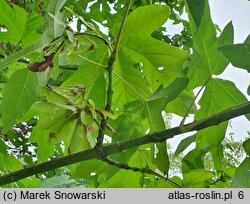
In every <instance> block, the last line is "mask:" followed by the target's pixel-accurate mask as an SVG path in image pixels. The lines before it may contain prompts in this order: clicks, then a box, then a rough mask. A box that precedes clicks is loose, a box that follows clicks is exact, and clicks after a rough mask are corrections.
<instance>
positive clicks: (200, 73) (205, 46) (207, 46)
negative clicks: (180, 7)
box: [188, 0, 233, 89]
mask: <svg viewBox="0 0 250 204" xmlns="http://www.w3.org/2000/svg"><path fill="white" fill-rule="evenodd" d="M189 6H190V5H189ZM189 10H190V11H189V20H190V27H191V32H192V35H193V49H194V51H193V54H192V55H191V61H190V64H189V67H188V76H189V78H190V79H191V80H190V84H189V88H190V89H193V88H195V87H197V86H201V85H203V84H204V83H205V82H206V80H208V79H209V78H210V77H211V76H212V75H218V74H220V73H222V72H223V71H224V69H225V68H226V67H227V65H228V63H229V62H228V60H227V59H226V58H225V57H224V56H223V55H222V54H221V53H220V52H219V51H218V50H217V47H219V46H222V45H226V44H232V43H233V26H232V22H230V23H228V25H227V26H226V27H225V28H224V30H223V31H222V33H221V35H220V36H219V37H218V38H217V37H216V30H215V26H214V24H213V22H212V20H211V16H210V11H209V5H208V0H205V6H204V13H203V17H202V20H201V22H200V25H199V27H197V25H196V22H195V21H194V19H193V18H194V16H193V15H194V13H191V11H192V7H191V8H189Z"/></svg>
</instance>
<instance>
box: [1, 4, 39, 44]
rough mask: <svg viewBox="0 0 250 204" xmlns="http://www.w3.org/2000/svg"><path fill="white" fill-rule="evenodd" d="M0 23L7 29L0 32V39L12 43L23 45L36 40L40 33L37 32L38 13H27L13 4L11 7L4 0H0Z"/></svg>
mask: <svg viewBox="0 0 250 204" xmlns="http://www.w3.org/2000/svg"><path fill="white" fill-rule="evenodd" d="M0 5H1V6H0V24H2V25H4V26H5V27H6V29H7V31H6V32H5V31H4V32H2V31H1V32H0V41H1V42H9V43H11V44H13V45H18V44H22V43H23V45H24V46H27V45H29V44H30V43H32V42H34V41H36V40H37V39H38V38H39V37H40V34H39V33H38V32H37V29H38V27H39V26H40V25H41V22H42V17H41V16H39V15H38V14H34V13H33V14H29V13H27V12H26V11H25V10H24V9H23V8H21V7H19V6H16V5H13V7H12V8H11V7H10V6H9V5H8V4H7V2H6V1H5V0H0Z"/></svg>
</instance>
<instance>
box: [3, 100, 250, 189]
mask: <svg viewBox="0 0 250 204" xmlns="http://www.w3.org/2000/svg"><path fill="white" fill-rule="evenodd" d="M248 113H250V101H248V102H245V103H243V104H240V105H237V106H235V107H232V108H230V109H227V110H225V111H222V112H220V113H217V114H215V115H212V116H210V117H207V118H205V119H202V120H199V121H196V122H193V123H189V124H187V125H184V126H182V127H174V128H171V129H167V130H164V131H161V132H155V133H151V134H147V135H144V136H141V137H135V138H133V139H130V140H127V141H123V142H117V143H114V144H109V145H106V146H104V147H103V148H102V149H101V152H100V149H99V150H97V148H93V149H89V150H86V151H82V152H79V153H75V154H72V155H68V156H65V157H62V158H59V159H55V160H51V161H48V162H44V163H41V164H38V165H35V166H32V167H27V168H25V169H22V170H19V171H15V172H12V173H10V174H7V175H5V176H1V177H0V186H2V185H4V184H8V183H12V182H15V181H18V180H20V179H23V178H26V177H29V176H32V175H36V174H40V173H43V172H46V171H49V170H52V169H55V168H59V167H63V166H67V165H70V164H74V163H77V162H81V161H86V160H91V159H101V160H102V159H103V158H105V157H106V156H108V155H111V154H115V153H118V152H121V151H123V150H125V149H129V148H132V147H136V146H140V145H143V144H148V143H156V142H163V141H165V140H167V139H169V138H172V137H174V136H176V135H179V134H182V133H186V132H191V131H196V130H201V129H204V128H207V127H210V126H214V125H218V124H220V123H222V122H224V121H228V120H230V119H232V118H235V117H238V116H241V115H245V114H248Z"/></svg>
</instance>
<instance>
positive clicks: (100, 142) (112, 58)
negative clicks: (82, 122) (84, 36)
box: [96, 0, 133, 149]
mask: <svg viewBox="0 0 250 204" xmlns="http://www.w3.org/2000/svg"><path fill="white" fill-rule="evenodd" d="M132 1H133V0H129V1H128V5H127V8H126V11H125V14H124V16H123V19H122V23H121V26H120V29H119V32H118V35H117V39H116V42H115V46H114V49H113V51H112V53H111V55H110V57H109V60H108V67H107V70H108V90H107V102H106V107H105V110H106V111H107V112H110V111H111V105H112V97H113V69H114V68H113V67H114V63H115V60H116V55H117V52H118V48H119V43H120V40H121V35H122V32H123V29H124V26H125V23H126V19H127V17H128V13H129V9H130V6H131V3H132ZM107 120H108V117H107V118H103V119H102V120H101V124H100V129H99V133H98V137H97V142H96V147H97V148H100V149H101V148H102V145H103V138H104V134H105V129H106V126H107Z"/></svg>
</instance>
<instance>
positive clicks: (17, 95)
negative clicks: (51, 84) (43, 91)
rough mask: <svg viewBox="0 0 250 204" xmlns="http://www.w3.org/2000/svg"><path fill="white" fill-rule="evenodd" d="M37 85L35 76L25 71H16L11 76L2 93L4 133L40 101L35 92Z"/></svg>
mask: <svg viewBox="0 0 250 204" xmlns="http://www.w3.org/2000/svg"><path fill="white" fill-rule="evenodd" d="M37 85H38V78H37V74H36V73H32V72H30V71H28V70H27V69H21V70H18V71H16V72H15V73H14V74H13V75H12V76H11V78H10V79H9V81H8V83H7V84H6V86H5V88H4V91H3V101H2V107H1V108H2V121H3V130H4V132H7V131H8V130H9V129H10V128H11V127H12V126H13V125H14V123H15V122H17V120H18V119H20V118H21V117H22V116H24V115H25V114H26V112H27V111H28V110H29V108H30V107H31V105H32V104H33V103H34V102H36V101H38V100H39V99H40V97H39V94H38V92H37V90H36V88H37Z"/></svg>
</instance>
